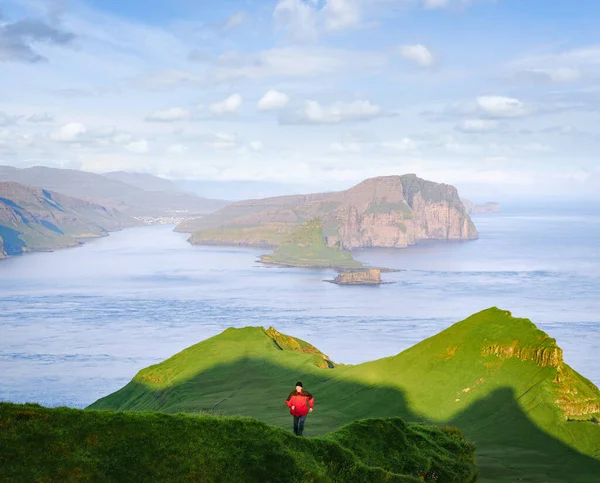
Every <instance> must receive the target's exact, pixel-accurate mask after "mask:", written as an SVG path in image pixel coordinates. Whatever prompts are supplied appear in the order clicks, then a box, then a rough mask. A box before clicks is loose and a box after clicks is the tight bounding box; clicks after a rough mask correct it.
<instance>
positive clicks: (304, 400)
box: [285, 381, 315, 436]
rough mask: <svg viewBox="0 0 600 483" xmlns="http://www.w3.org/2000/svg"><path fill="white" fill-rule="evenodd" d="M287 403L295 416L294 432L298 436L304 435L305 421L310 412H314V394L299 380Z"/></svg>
mask: <svg viewBox="0 0 600 483" xmlns="http://www.w3.org/2000/svg"><path fill="white" fill-rule="evenodd" d="M285 403H286V404H287V407H288V408H290V414H291V415H292V416H294V434H295V435H296V436H302V434H303V432H304V422H305V421H306V416H307V415H308V413H312V412H313V407H314V405H315V398H314V396H313V395H312V394H311V393H310V392H308V391H305V390H304V388H303V386H302V383H301V382H300V381H298V382H297V383H296V389H295V390H293V391H292V392H291V393H290V395H289V396H288V397H287V399H286V401H285Z"/></svg>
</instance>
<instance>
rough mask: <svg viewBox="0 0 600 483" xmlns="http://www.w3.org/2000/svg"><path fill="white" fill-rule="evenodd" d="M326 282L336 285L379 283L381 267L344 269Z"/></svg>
mask: <svg viewBox="0 0 600 483" xmlns="http://www.w3.org/2000/svg"><path fill="white" fill-rule="evenodd" d="M327 281H328V282H331V283H335V284H338V285H381V284H382V283H384V282H382V281H381V269H380V268H366V269H364V270H345V271H343V272H340V273H339V274H338V276H337V277H335V279H334V280H327Z"/></svg>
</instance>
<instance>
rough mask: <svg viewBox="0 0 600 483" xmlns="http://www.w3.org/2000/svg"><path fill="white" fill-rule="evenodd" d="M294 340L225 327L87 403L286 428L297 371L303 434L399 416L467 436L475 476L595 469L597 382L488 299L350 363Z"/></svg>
mask: <svg viewBox="0 0 600 483" xmlns="http://www.w3.org/2000/svg"><path fill="white" fill-rule="evenodd" d="M289 340H293V338H289ZM303 344H306V343H304V342H302V343H301V342H297V344H293V343H290V344H288V345H287V346H283V347H282V346H281V345H280V344H278V343H277V342H276V341H275V340H274V338H273V337H272V334H271V335H270V334H269V331H265V330H264V329H262V328H246V329H228V330H226V331H225V332H223V333H222V334H220V335H218V336H216V337H213V338H211V339H208V340H207V341H204V342H201V343H199V344H196V345H195V346H192V347H190V348H189V349H186V350H185V351H183V352H181V353H179V354H177V355H175V356H173V357H172V358H170V359H168V360H167V361H165V362H162V363H160V364H157V365H154V366H151V367H149V368H147V369H144V370H142V371H140V372H139V373H138V374H137V375H136V376H135V378H134V379H133V380H132V381H131V382H130V383H129V384H128V385H127V386H125V387H124V388H123V389H121V390H119V391H117V392H116V393H114V394H111V395H109V396H107V397H105V398H103V399H100V400H99V401H97V402H96V403H94V404H93V405H92V406H91V407H92V408H94V409H119V410H157V411H164V412H167V413H174V412H200V411H206V410H211V409H217V410H219V411H223V412H225V413H226V414H232V415H242V416H252V417H255V418H258V419H260V420H263V421H265V422H267V423H270V424H274V425H276V426H280V427H284V428H288V427H289V426H290V423H291V418H290V416H289V414H288V412H287V408H286V407H285V405H284V399H285V397H286V396H287V394H288V393H289V391H290V390H291V386H292V385H293V384H294V382H295V381H296V380H297V379H301V380H302V381H303V382H304V384H305V387H307V389H308V390H310V391H311V392H312V393H313V394H315V396H316V406H315V412H314V413H313V414H311V415H310V416H309V419H308V422H307V428H306V434H307V435H309V436H312V435H319V434H325V433H327V432H330V431H333V430H335V429H337V428H339V427H341V426H343V425H344V424H348V423H350V422H352V421H355V420H358V419H364V418H371V417H382V418H386V417H402V418H404V419H405V420H407V421H420V422H423V423H436V424H439V425H445V424H451V425H456V426H458V427H460V428H461V430H463V431H464V433H465V434H466V436H467V438H469V439H472V440H473V441H474V442H475V443H476V446H477V462H478V466H479V467H480V470H481V475H482V481H513V480H518V479H519V478H520V479H521V480H520V481H529V482H542V481H544V482H582V483H584V482H585V483H587V482H591V481H594V479H593V478H596V477H597V475H598V474H600V426H599V425H598V424H595V423H594V420H596V421H597V419H598V418H599V416H600V392H599V391H598V389H597V388H596V387H595V386H594V385H593V384H592V383H591V382H589V381H587V380H586V379H585V378H583V377H582V376H580V375H579V374H577V373H576V372H575V371H573V370H572V369H571V368H570V367H569V366H568V365H566V364H565V363H564V362H563V360H562V351H561V350H560V348H558V347H557V345H556V341H555V340H554V339H551V338H550V337H549V336H548V335H547V334H545V333H544V332H542V331H540V330H538V329H537V328H536V327H535V325H534V324H533V323H531V322H530V321H529V320H526V319H518V318H513V317H512V316H511V315H510V313H509V312H506V311H503V310H499V309H496V308H494V309H489V310H486V311H483V312H480V313H478V314H475V315H473V316H472V317H470V318H468V319H466V320H464V321H462V322H459V323H457V324H455V325H453V326H452V327H450V328H449V329H447V330H445V331H443V332H441V333H440V334H438V335H436V336H434V337H432V338H430V339H427V340H425V341H423V342H421V343H420V344H417V345H415V346H414V347H412V348H410V349H408V350H407V351H404V352H402V353H401V354H398V355H397V356H394V357H388V358H385V359H381V360H378V361H374V362H369V363H365V364H360V365H356V366H338V365H336V364H333V363H331V364H329V363H323V361H326V359H325V358H324V356H323V355H321V354H320V353H318V351H316V349H314V348H312V346H309V345H308V344H306V346H303ZM303 347H304V348H303ZM248 401H255V402H256V403H255V404H248Z"/></svg>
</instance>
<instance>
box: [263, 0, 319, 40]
mask: <svg viewBox="0 0 600 483" xmlns="http://www.w3.org/2000/svg"><path fill="white" fill-rule="evenodd" d="M273 20H274V21H275V26H276V27H277V28H278V29H280V30H285V31H286V33H287V34H288V35H289V36H290V37H291V38H293V39H294V40H298V41H314V40H316V39H317V37H318V29H317V12H316V9H315V5H311V4H310V2H309V1H306V2H305V1H303V0H279V2H278V3H277V5H276V6H275V10H274V11H273Z"/></svg>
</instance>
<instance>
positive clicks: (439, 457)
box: [0, 403, 477, 483]
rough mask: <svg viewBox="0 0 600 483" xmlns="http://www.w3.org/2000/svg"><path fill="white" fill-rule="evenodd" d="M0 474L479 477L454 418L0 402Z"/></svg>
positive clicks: (464, 481) (463, 482) (451, 481)
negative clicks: (323, 419)
mask: <svg viewBox="0 0 600 483" xmlns="http://www.w3.org/2000/svg"><path fill="white" fill-rule="evenodd" d="M0 428H1V429H2V446H0V481H6V482H25V481H102V482H122V481H143V482H151V481H152V482H153V481H156V482H161V483H162V482H181V481H223V482H225V481H228V482H229V481H231V482H233V481H256V482H261V483H262V482H303V481H311V482H347V481H352V482H365V483H370V482H407V483H408V482H419V481H426V482H438V481H443V482H446V483H469V482H474V481H475V479H476V474H477V473H476V468H475V465H474V455H473V446H472V445H471V444H470V443H467V442H466V441H465V440H464V437H463V436H462V434H461V433H460V431H458V430H455V429H453V428H444V429H441V428H436V427H431V426H424V425H420V424H406V423H404V422H403V421H402V420H401V419H398V418H394V419H385V420H382V419H374V420H366V421H358V422H356V423H352V424H350V425H348V426H345V427H343V428H340V429H339V430H338V431H335V432H332V433H330V434H328V435H326V436H323V437H320V438H310V439H306V438H298V437H296V436H294V435H293V434H292V433H291V432H290V431H285V430H282V429H280V428H275V427H273V426H269V425H267V424H265V423H262V422H259V421H257V420H255V419H250V418H236V417H215V416H207V415H195V416H189V415H176V416H172V415H165V414H160V413H137V414H134V413H118V412H112V411H81V410H76V409H67V408H58V409H46V408H42V407H40V406H37V405H32V404H27V405H16V404H9V403H0Z"/></svg>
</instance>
